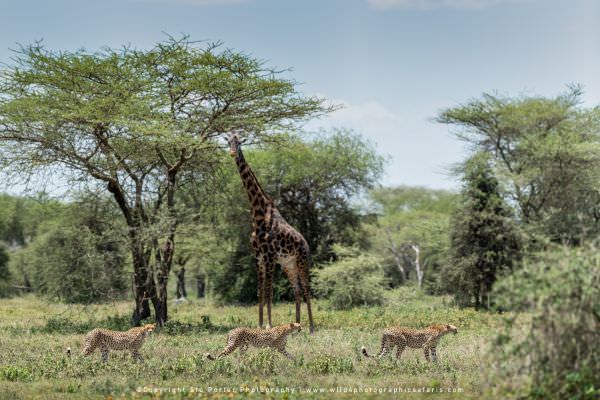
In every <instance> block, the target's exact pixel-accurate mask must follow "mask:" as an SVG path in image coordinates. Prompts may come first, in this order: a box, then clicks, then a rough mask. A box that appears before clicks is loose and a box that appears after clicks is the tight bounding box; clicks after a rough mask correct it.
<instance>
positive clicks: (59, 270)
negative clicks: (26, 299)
mask: <svg viewBox="0 0 600 400" xmlns="http://www.w3.org/2000/svg"><path fill="white" fill-rule="evenodd" d="M115 211H116V210H115V209H114V207H111V204H110V203H107V202H106V201H105V202H104V203H103V202H101V201H98V200H97V199H92V198H89V197H88V198H83V199H81V202H80V203H78V204H74V205H73V206H72V207H71V208H70V210H69V212H68V213H66V215H64V216H63V217H62V218H60V219H58V220H55V221H49V222H47V223H46V225H45V226H42V227H41V230H42V231H43V233H41V234H40V235H39V236H37V237H36V238H35V240H34V241H33V242H32V243H31V245H30V246H29V247H28V248H27V249H26V250H25V257H26V265H27V267H26V268H27V270H28V271H29V276H30V277H31V284H32V286H33V288H34V290H36V291H37V292H39V293H41V294H44V295H46V296H48V297H50V298H54V299H58V300H60V301H65V302H82V303H90V302H94V301H103V300H104V301H105V300H109V299H114V298H115V297H120V296H122V294H123V291H124V290H125V288H126V282H127V281H126V279H125V277H126V275H125V274H124V263H125V250H124V245H123V243H124V242H125V240H124V234H123V232H122V231H119V229H118V227H119V226H118V225H116V226H115V225H114V221H112V220H111V217H113V216H114V214H115ZM117 221H118V220H117Z"/></svg>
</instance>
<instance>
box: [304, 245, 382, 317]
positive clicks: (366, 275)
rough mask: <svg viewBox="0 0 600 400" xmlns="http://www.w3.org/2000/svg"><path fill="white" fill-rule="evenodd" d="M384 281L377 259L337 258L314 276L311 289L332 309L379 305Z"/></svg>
mask: <svg viewBox="0 0 600 400" xmlns="http://www.w3.org/2000/svg"><path fill="white" fill-rule="evenodd" d="M385 286H386V279H385V277H384V274H383V268H382V267H381V259H379V258H378V257H375V256H372V255H367V254H359V253H358V251H356V252H355V254H354V255H353V256H349V257H345V258H341V259H339V260H337V261H334V262H332V263H331V264H329V265H327V266H325V267H324V268H323V269H321V270H319V271H318V272H317V273H316V277H315V284H314V290H315V293H316V294H317V295H319V296H322V297H324V298H326V299H328V300H329V304H330V306H331V307H332V308H333V309H335V310H347V309H350V308H352V307H355V306H363V305H364V306H370V305H381V304H383V302H384V289H385Z"/></svg>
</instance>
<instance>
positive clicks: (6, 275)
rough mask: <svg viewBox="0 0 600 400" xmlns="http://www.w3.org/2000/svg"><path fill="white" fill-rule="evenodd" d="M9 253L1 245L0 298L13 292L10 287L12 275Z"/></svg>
mask: <svg viewBox="0 0 600 400" xmlns="http://www.w3.org/2000/svg"><path fill="white" fill-rule="evenodd" d="M8 261H9V256H8V251H7V250H6V247H5V246H4V245H2V244H0V297H4V296H7V295H8V294H10V293H11V292H12V289H11V287H10V280H11V273H10V270H9V269H8Z"/></svg>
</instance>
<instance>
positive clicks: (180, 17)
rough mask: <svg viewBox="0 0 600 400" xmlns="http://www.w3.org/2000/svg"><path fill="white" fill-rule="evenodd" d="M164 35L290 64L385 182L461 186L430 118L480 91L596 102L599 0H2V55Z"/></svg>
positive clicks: (329, 120)
mask: <svg viewBox="0 0 600 400" xmlns="http://www.w3.org/2000/svg"><path fill="white" fill-rule="evenodd" d="M167 34H168V35H172V36H175V37H178V36H180V35H183V34H186V35H190V39H192V40H206V41H208V42H215V41H222V42H223V43H224V46H225V47H227V48H232V49H234V50H237V51H242V52H244V53H247V54H250V55H252V56H254V57H256V58H259V59H261V60H264V61H265V62H266V65H268V66H272V67H277V68H282V69H283V68H291V69H292V70H291V72H287V73H286V74H288V77H290V78H293V79H294V80H296V81H298V82H299V83H300V85H299V86H298V89H299V90H300V91H301V92H302V93H304V94H306V95H319V96H322V97H324V98H326V99H327V101H329V102H332V103H334V104H339V105H342V106H343V108H341V109H340V110H338V111H336V112H334V113H332V114H331V115H329V116H327V117H323V118H321V119H319V120H314V121H311V122H310V123H308V124H307V125H306V126H305V129H307V130H311V131H312V130H319V129H325V130H332V129H333V128H336V127H340V128H348V129H353V130H355V131H356V132H358V133H360V134H362V135H363V136H364V137H365V138H367V139H368V140H370V141H372V142H373V144H374V145H375V146H376V148H377V150H378V152H379V153H380V154H382V155H385V156H387V157H388V163H387V166H386V171H385V175H384V177H383V179H382V184H383V185H386V186H393V185H415V186H425V187H429V188H437V189H452V190H457V189H459V187H460V183H459V182H458V181H457V179H456V178H455V177H452V176H450V174H449V173H448V171H449V169H450V168H451V167H452V165H454V164H455V163H458V162H460V161H461V160H464V158H465V157H466V156H467V155H468V151H469V150H468V149H467V148H466V147H465V145H464V143H461V142H459V141H458V140H457V139H455V138H454V137H453V136H452V134H451V130H450V129H449V127H448V126H445V125H440V124H438V123H436V122H434V121H433V118H435V116H436V115H437V114H438V113H439V112H440V111H441V110H443V109H445V108H448V107H453V106H456V105H459V104H461V103H464V102H466V101H468V100H469V99H473V98H477V97H479V96H480V95H481V94H482V93H484V92H498V93H500V94H503V95H519V94H531V95H544V96H554V95H557V94H559V93H561V92H562V91H564V90H565V88H566V85H567V84H570V83H578V84H581V85H583V87H584V90H585V94H584V97H583V98H584V104H585V105H586V106H596V105H598V104H600V0H302V1H300V0H298V1H291V0H0V62H5V63H6V62H8V63H9V62H10V57H11V49H15V48H17V44H18V43H21V44H29V43H32V42H34V41H36V40H40V39H42V40H43V42H44V44H45V46H46V47H47V48H48V49H52V50H76V49H80V48H85V49H87V50H90V51H94V50H98V49H100V48H101V47H103V46H109V47H121V46H122V45H131V46H133V47H136V48H150V47H152V46H153V44H155V43H156V42H159V41H162V40H165V39H166V38H167Z"/></svg>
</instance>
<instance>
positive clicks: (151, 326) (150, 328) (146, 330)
mask: <svg viewBox="0 0 600 400" xmlns="http://www.w3.org/2000/svg"><path fill="white" fill-rule="evenodd" d="M142 328H143V330H144V333H145V334H146V335H149V334H150V333H152V332H154V328H156V324H146V325H144V326H143V327H142Z"/></svg>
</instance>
